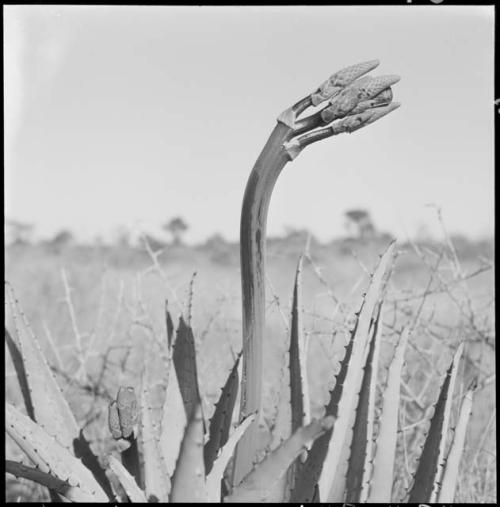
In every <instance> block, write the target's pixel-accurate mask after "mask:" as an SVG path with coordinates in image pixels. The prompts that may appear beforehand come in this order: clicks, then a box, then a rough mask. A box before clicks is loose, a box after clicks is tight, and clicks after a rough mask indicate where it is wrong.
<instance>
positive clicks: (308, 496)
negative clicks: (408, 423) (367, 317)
mask: <svg viewBox="0 0 500 507" xmlns="http://www.w3.org/2000/svg"><path fill="white" fill-rule="evenodd" d="M357 325H358V320H356V323H355V327H354V329H353V331H352V333H351V336H350V339H349V341H348V343H347V345H346V347H345V353H344V357H343V358H342V360H341V362H340V368H339V372H338V373H337V376H336V379H335V385H334V387H333V389H332V391H331V393H330V400H329V402H328V405H327V406H326V407H325V415H327V416H328V415H332V416H334V417H337V415H338V404H339V400H340V397H341V395H342V391H343V388H344V381H345V377H346V374H347V369H348V366H349V361H350V358H351V353H352V347H353V345H354V337H355V335H356V329H357ZM331 435H332V430H328V431H326V432H325V433H324V434H323V435H321V436H320V437H319V438H317V439H316V440H315V441H314V443H313V444H312V447H311V449H310V450H309V452H308V453H307V458H306V460H305V462H304V463H299V464H298V465H297V472H296V475H295V484H294V486H293V489H292V492H291V498H290V501H291V502H293V503H302V502H307V503H309V502H313V501H314V498H319V488H318V486H317V483H318V479H319V477H320V474H321V470H322V468H323V462H324V460H325V457H326V454H327V451H328V442H329V441H330V438H331ZM318 501H319V499H318Z"/></svg>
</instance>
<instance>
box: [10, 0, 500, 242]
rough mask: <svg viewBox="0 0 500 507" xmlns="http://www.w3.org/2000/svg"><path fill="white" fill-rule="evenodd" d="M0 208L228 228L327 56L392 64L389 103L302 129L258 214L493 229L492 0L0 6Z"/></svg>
mask: <svg viewBox="0 0 500 507" xmlns="http://www.w3.org/2000/svg"><path fill="white" fill-rule="evenodd" d="M4 29H5V31H4V34H5V35H4V37H5V40H4V62H5V63H4V65H5V69H4V70H5V77H4V79H5V141H6V143H5V180H6V181H5V183H6V187H5V188H6V190H5V194H6V195H5V197H6V210H5V211H6V216H7V218H11V219H18V220H22V221H27V222H32V223H34V224H35V225H36V227H37V230H38V231H39V233H40V234H41V235H50V234H53V233H54V232H55V231H57V230H59V229H61V228H71V229H72V230H73V231H75V232H76V233H77V234H78V235H79V236H80V237H82V238H92V237H93V236H95V235H97V234H101V235H104V236H106V235H108V234H109V233H110V232H111V231H112V230H113V229H114V228H116V227H117V226H119V225H124V226H127V227H132V228H137V227H143V228H145V229H146V230H154V228H158V227H159V226H160V225H161V224H162V223H164V222H165V221H167V220H168V219H169V218H171V217H173V216H175V215H181V216H182V217H184V219H185V220H186V221H187V222H188V224H189V225H190V230H189V233H188V236H187V240H188V241H190V242H198V241H201V240H204V239H205V238H207V237H208V236H210V235H211V234H213V233H215V232H220V233H222V234H223V235H224V236H225V237H226V238H228V239H231V240H236V239H238V236H239V217H240V207H241V200H242V196H243V191H244V187H245V184H246V181H247V177H248V175H249V173H250V170H251V168H252V165H253V163H254V162H255V160H256V158H257V156H258V155H259V153H260V150H261V148H262V146H263V144H264V143H265V141H266V139H267V136H268V135H269V133H270V131H271V130H272V128H273V126H274V124H275V118H276V116H277V115H278V114H279V113H280V112H281V111H282V110H283V109H285V108H286V107H288V106H289V105H291V104H292V103H293V102H295V101H296V100H297V99H299V98H302V97H303V96H304V95H306V94H307V93H310V92H312V91H314V89H315V88H316V87H317V86H318V85H319V84H320V83H321V82H322V81H324V80H325V79H326V78H327V77H328V76H329V75H330V74H332V73H333V72H335V71H337V70H339V69H341V68H342V67H345V66H348V65H352V64H354V63H358V62H361V61H365V60H371V59H375V58H377V59H379V60H380V62H381V64H380V66H379V67H378V68H377V69H376V70H375V71H373V74H375V75H377V74H399V75H400V76H401V81H400V82H399V83H398V84H397V85H395V87H394V96H395V100H397V101H399V102H401V103H402V106H401V108H400V109H398V110H397V111H395V112H393V113H391V114H390V115H389V116H387V117H385V118H383V119H382V120H380V121H379V122H377V123H375V124H373V125H370V126H369V127H367V128H365V129H362V130H360V131H358V132H356V133H354V134H352V135H346V134H344V135H342V136H338V137H335V138H330V139H328V140H324V141H322V142H319V143H316V144H314V145H311V146H309V147H308V148H307V149H306V150H305V151H304V152H302V153H301V155H300V156H299V157H298V158H297V159H296V160H295V161H294V162H293V163H291V164H289V165H287V166H286V168H285V170H284V172H283V173H282V175H281V176H280V178H279V180H278V183H277V186H276V189H275V191H274V194H273V198H272V201H271V209H270V213H269V222H268V231H269V233H270V234H283V233H284V231H285V228H286V227H287V226H291V227H300V228H302V227H306V228H308V229H310V230H311V231H312V232H313V233H314V234H316V235H317V236H318V237H319V238H320V239H321V240H323V241H325V240H329V239H331V238H332V237H334V236H336V235H339V234H342V233H343V232H344V229H343V227H344V220H343V213H344V211H346V210H347V209H349V208H353V207H364V208H367V209H368V210H369V211H370V212H371V214H372V216H373V219H374V222H375V224H376V225H377V226H378V227H379V228H381V229H385V230H388V231H390V232H392V233H394V234H397V235H399V236H404V235H405V234H406V233H408V234H410V235H413V234H415V232H416V231H418V230H419V228H420V229H422V228H427V229H428V230H430V231H431V232H432V231H436V224H437V221H436V217H435V213H434V211H433V210H432V209H431V208H430V207H429V206H427V205H428V204H429V203H435V204H438V205H440V206H441V207H442V211H443V217H444V219H445V222H446V224H447V226H448V229H449V230H450V231H452V232H460V233H463V234H467V235H470V236H473V237H480V236H490V235H491V234H492V233H493V205H494V189H493V181H494V165H493V160H494V159H493V155H494V151H493V149H494V146H493V122H494V114H495V110H494V107H493V101H494V91H493V70H494V67H493V59H494V50H493V30H494V10H493V7H452V6H445V5H431V4H430V5H429V6H426V7H418V6H412V5H408V6H400V7H123V6H122V7H87V6H69V7H63V6H54V7H46V6H22V7H19V6H4Z"/></svg>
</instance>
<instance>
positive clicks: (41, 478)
mask: <svg viewBox="0 0 500 507" xmlns="http://www.w3.org/2000/svg"><path fill="white" fill-rule="evenodd" d="M5 471H6V472H7V473H9V474H12V475H14V476H15V477H17V478H19V477H22V478H23V479H28V480H29V481H33V482H36V483H38V484H40V485H42V486H46V487H47V488H49V489H50V490H51V491H53V492H55V493H58V494H59V495H61V497H63V498H64V499H66V500H67V501H70V502H93V501H95V499H94V497H93V496H92V495H89V494H88V493H86V492H85V491H83V490H82V489H81V488H79V487H78V486H71V485H70V484H69V483H67V482H66V481H62V480H61V479H58V478H57V477H54V476H53V475H51V474H49V473H46V472H42V471H41V470H38V469H37V468H32V467H28V466H26V465H23V464H22V463H17V462H16V461H10V460H5ZM56 496H57V495H56ZM57 499H58V501H61V500H60V499H59V497H57Z"/></svg>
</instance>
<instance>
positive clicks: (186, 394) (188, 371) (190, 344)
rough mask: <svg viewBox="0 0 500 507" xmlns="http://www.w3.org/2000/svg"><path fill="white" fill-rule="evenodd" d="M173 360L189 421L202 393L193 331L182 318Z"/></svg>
mask: <svg viewBox="0 0 500 507" xmlns="http://www.w3.org/2000/svg"><path fill="white" fill-rule="evenodd" d="M173 359H174V366H175V371H176V373H177V380H178V382H179V389H180V391H181V395H182V400H183V402H184V407H185V409H186V417H187V419H188V420H189V419H191V416H192V414H193V411H194V408H195V406H196V404H197V402H198V400H199V399H200V391H199V387H198V374H197V369H196V350H195V344H194V336H193V330H192V329H191V327H190V326H189V325H187V324H186V323H185V322H184V319H183V318H182V317H180V319H179V327H178V328H177V337H176V340H175V343H174V351H173Z"/></svg>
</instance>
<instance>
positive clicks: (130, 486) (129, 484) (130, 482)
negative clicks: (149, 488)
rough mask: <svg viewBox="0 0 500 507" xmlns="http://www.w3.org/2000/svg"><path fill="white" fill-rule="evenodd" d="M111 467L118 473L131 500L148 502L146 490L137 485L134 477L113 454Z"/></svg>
mask: <svg viewBox="0 0 500 507" xmlns="http://www.w3.org/2000/svg"><path fill="white" fill-rule="evenodd" d="M109 468H110V469H111V471H112V472H113V473H114V474H115V475H116V477H117V478H118V480H119V481H120V484H121V485H122V486H123V489H124V490H125V492H126V493H127V496H128V498H129V500H130V501H131V502H139V503H145V502H147V498H146V495H145V493H144V491H142V489H141V488H140V487H139V486H138V485H137V482H136V481H135V479H134V477H133V476H132V475H130V473H129V472H128V471H127V469H126V468H125V467H124V466H123V465H122V464H121V463H120V462H119V461H118V460H117V459H116V458H114V457H113V456H110V457H109Z"/></svg>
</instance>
